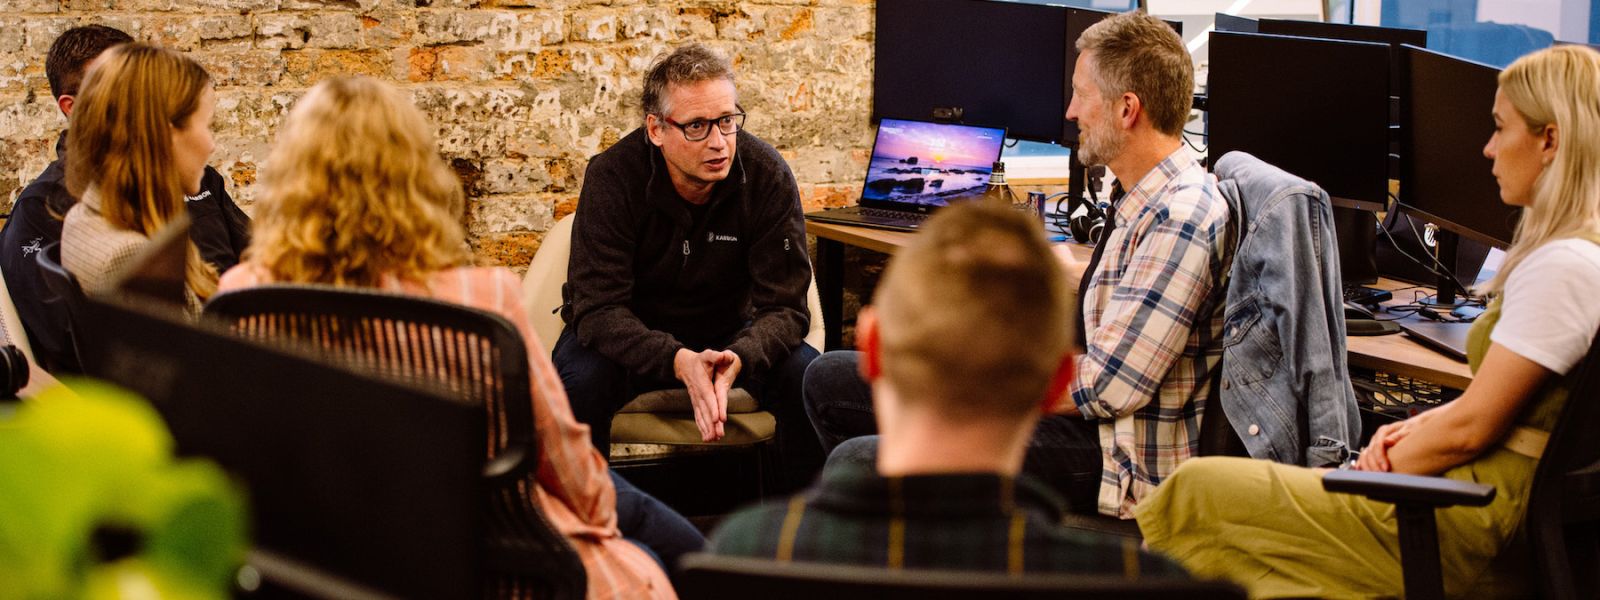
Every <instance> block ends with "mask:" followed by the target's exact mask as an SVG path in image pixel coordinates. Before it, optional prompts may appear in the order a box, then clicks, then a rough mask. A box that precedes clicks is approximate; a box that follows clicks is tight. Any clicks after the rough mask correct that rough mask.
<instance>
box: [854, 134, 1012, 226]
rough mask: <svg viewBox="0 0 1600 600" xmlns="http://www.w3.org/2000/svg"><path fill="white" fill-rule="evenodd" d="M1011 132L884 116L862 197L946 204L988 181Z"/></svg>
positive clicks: (976, 191) (975, 191) (980, 189)
mask: <svg viewBox="0 0 1600 600" xmlns="http://www.w3.org/2000/svg"><path fill="white" fill-rule="evenodd" d="M1005 137H1006V131H1005V130H1004V129H998V128H993V127H975V126H971V125H951V124H945V123H926V122H922V121H903V120H900V119H883V120H882V121H881V122H879V124H878V139H877V142H876V143H874V144H873V146H872V161H871V163H870V164H869V165H868V167H867V183H866V186H865V190H864V191H863V192H862V194H861V197H862V198H863V199H867V200H892V201H895V202H902V203H907V204H927V205H936V206H938V205H944V204H947V203H948V202H949V201H950V200H951V199H953V198H959V197H962V196H974V197H975V196H976V195H978V194H980V193H982V192H983V187H984V186H985V185H988V183H989V172H990V171H992V170H994V161H995V160H997V159H999V158H1000V147H1001V146H1002V145H1003V144H1004V143H1005Z"/></svg>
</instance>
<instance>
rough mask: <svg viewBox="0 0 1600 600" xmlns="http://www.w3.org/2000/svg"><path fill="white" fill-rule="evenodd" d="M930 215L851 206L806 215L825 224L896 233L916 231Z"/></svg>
mask: <svg viewBox="0 0 1600 600" xmlns="http://www.w3.org/2000/svg"><path fill="white" fill-rule="evenodd" d="M929 216H930V215H928V214H926V213H916V212H908V211H899V210H886V209H882V208H865V207H861V206H850V207H846V208H830V209H827V210H820V211H816V212H809V213H806V218H807V219H810V220H812V221H819V222H823V223H843V224H846V225H859V226H862V227H876V228H878V229H892V230H895V231H916V230H917V228H918V227H921V226H922V223H923V222H924V221H927V220H928V217H929Z"/></svg>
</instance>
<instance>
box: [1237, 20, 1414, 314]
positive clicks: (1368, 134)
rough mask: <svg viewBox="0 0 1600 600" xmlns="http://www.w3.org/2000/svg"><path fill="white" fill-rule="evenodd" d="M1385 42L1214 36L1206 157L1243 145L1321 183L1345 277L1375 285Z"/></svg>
mask: <svg viewBox="0 0 1600 600" xmlns="http://www.w3.org/2000/svg"><path fill="white" fill-rule="evenodd" d="M1388 82H1389V47H1388V46H1386V45H1384V44H1374V43H1369V42H1351V41H1343V40H1325V39H1313V38H1300V37H1287V36H1277V35H1265V34H1253V33H1235V32H1227V31H1218V32H1214V33H1212V35H1211V75H1210V81H1209V84H1208V86H1207V91H1208V96H1209V97H1210V112H1209V121H1210V122H1209V132H1210V134H1209V137H1208V139H1207V141H1208V142H1209V147H1208V154H1209V155H1210V160H1211V162H1212V163H1213V164H1215V162H1216V161H1217V159H1219V158H1221V157H1222V156H1223V155H1225V154H1227V153H1229V152H1233V151H1236V150H1242V151H1245V152H1249V153H1250V154H1252V155H1255V157H1256V158H1260V159H1261V160H1264V161H1266V162H1268V163H1271V164H1273V165H1275V166H1277V167H1278V168H1281V169H1283V170H1285V171H1288V172H1290V173H1293V174H1295V175H1297V176H1299V177H1302V178H1304V179H1306V180H1308V181H1311V182H1313V183H1316V184H1317V185H1319V186H1321V187H1322V189H1323V190H1325V191H1327V192H1328V195H1329V196H1330V197H1331V198H1332V200H1333V204H1334V228H1335V230H1336V233H1335V234H1336V236H1337V240H1338V242H1339V262H1340V272H1341V275H1342V278H1343V279H1344V283H1347V284H1363V283H1371V282H1373V281H1376V280H1377V278H1378V270H1377V264H1376V261H1375V259H1374V251H1375V244H1376V241H1377V237H1376V232H1377V218H1376V216H1375V215H1374V214H1373V213H1374V212H1375V211H1381V210H1384V208H1385V207H1386V203H1387V201H1388V196H1389V92H1388Z"/></svg>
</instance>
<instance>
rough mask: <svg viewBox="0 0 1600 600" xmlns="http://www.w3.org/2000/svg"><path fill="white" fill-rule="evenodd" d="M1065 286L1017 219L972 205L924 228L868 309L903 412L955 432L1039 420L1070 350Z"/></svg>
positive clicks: (1032, 228) (1026, 224)
mask: <svg viewBox="0 0 1600 600" xmlns="http://www.w3.org/2000/svg"><path fill="white" fill-rule="evenodd" d="M1064 279H1065V277H1064V276H1063V274H1062V270H1061V267H1060V265H1059V263H1057V262H1056V259H1055V258H1054V257H1053V256H1052V255H1051V253H1050V248H1049V245H1048V244H1047V243H1046V241H1045V239H1044V234H1043V231H1042V228H1041V227H1040V226H1039V222H1038V221H1037V220H1036V219H1033V218H1030V217H1028V216H1027V215H1026V214H1023V213H1019V212H1017V211H1015V210H1011V209H1008V208H1005V207H996V206H989V205H985V204H984V203H978V202H974V203H966V204H959V205H956V206H952V207H949V208H946V209H943V210H942V211H941V212H940V213H938V214H937V215H935V216H934V217H933V218H932V219H929V220H928V223H927V225H926V226H925V227H923V228H922V230H921V232H920V233H919V234H918V235H917V236H916V238H915V239H914V240H913V241H912V243H911V244H910V245H909V246H907V247H906V248H905V249H904V250H902V251H901V252H900V253H899V254H897V255H896V256H895V257H894V260H892V261H891V262H890V264H889V268H888V270H887V272H886V273H885V275H884V279H883V282H882V283H881V284H880V285H879V287H878V291H877V294H876V297H875V299H874V304H873V305H874V310H875V311H876V312H877V323H878V326H877V331H878V336H879V344H880V352H881V361H880V362H881V365H882V373H883V376H884V377H886V378H887V379H888V383H889V384H890V385H892V386H893V387H894V389H895V391H896V393H897V394H896V395H897V397H898V398H899V400H900V402H901V404H902V405H904V406H907V407H911V406H917V405H929V404H931V405H932V406H930V407H929V408H932V409H933V410H936V411H937V412H938V413H939V414H941V415H943V416H945V417H947V418H949V419H951V420H952V421H957V422H960V421H968V420H982V419H1007V420H1014V419H1022V418H1024V417H1026V416H1028V415H1030V414H1037V413H1038V411H1039V409H1040V406H1041V403H1042V402H1044V400H1045V396H1046V390H1047V389H1048V388H1049V386H1050V382H1051V380H1052V378H1053V377H1054V376H1055V375H1056V374H1057V371H1058V369H1059V368H1060V366H1061V364H1062V360H1063V358H1064V357H1065V356H1066V355H1067V352H1068V351H1069V344H1070V343H1071V340H1072V339H1073V336H1072V323H1073V319H1072V318H1071V315H1072V299H1071V297H1069V296H1068V291H1067V284H1066V282H1065V281H1064Z"/></svg>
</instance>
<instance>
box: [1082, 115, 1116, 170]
mask: <svg viewBox="0 0 1600 600" xmlns="http://www.w3.org/2000/svg"><path fill="white" fill-rule="evenodd" d="M1104 130H1105V131H1107V132H1108V133H1107V134H1106V135H1100V136H1090V135H1088V134H1087V133H1085V134H1084V135H1082V136H1080V139H1079V141H1078V161H1079V162H1082V163H1083V164H1085V165H1090V166H1094V165H1104V164H1106V163H1107V162H1109V161H1110V160H1111V159H1112V158H1115V157H1116V156H1117V155H1119V154H1122V148H1123V146H1126V145H1127V142H1128V138H1127V137H1125V136H1121V135H1117V133H1116V132H1115V131H1114V130H1111V128H1110V127H1109V125H1108V126H1107V127H1106V128H1105V129H1104Z"/></svg>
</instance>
